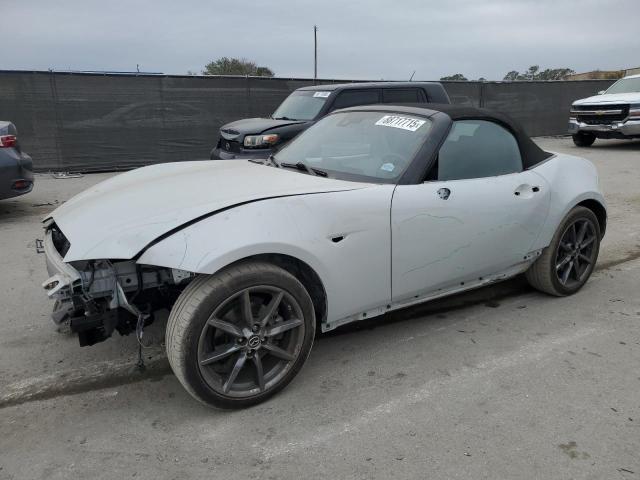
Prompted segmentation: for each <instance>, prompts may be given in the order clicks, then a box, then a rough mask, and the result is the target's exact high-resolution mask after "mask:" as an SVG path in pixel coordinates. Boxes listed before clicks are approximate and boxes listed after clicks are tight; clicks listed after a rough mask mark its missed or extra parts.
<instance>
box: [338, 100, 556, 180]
mask: <svg viewBox="0 0 640 480" xmlns="http://www.w3.org/2000/svg"><path fill="white" fill-rule="evenodd" d="M344 110H380V111H393V112H405V113H413V114H418V115H423V116H425V117H432V116H434V115H437V114H438V113H439V112H441V113H444V114H446V115H447V116H449V118H451V120H454V121H455V120H488V121H491V122H496V123H499V124H501V125H503V126H504V127H505V128H507V129H508V130H510V131H511V133H513V135H514V137H515V138H516V141H517V142H518V146H519V147H520V154H521V156H522V165H523V167H524V168H525V169H526V168H531V167H533V166H534V165H537V164H538V163H540V162H542V161H544V160H546V159H547V158H549V157H551V156H552V155H553V154H552V153H549V152H545V151H544V150H542V149H541V148H540V147H539V146H538V145H536V143H535V142H534V141H533V140H531V138H529V136H528V135H527V134H526V133H525V132H524V130H523V129H522V127H521V126H520V124H519V123H518V122H517V121H516V120H514V119H513V118H511V117H510V116H508V115H505V114H503V113H499V112H495V111H492V110H486V109H484V108H476V107H467V106H464V105H448V104H437V103H428V104H424V103H411V104H409V103H407V104H402V105H363V106H359V107H350V108H345V109H343V111H344Z"/></svg>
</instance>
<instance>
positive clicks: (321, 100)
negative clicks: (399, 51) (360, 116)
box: [211, 82, 450, 160]
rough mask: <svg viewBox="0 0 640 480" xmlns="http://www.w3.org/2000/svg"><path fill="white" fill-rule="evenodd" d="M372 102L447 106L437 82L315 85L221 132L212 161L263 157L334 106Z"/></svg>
mask: <svg viewBox="0 0 640 480" xmlns="http://www.w3.org/2000/svg"><path fill="white" fill-rule="evenodd" d="M375 103H391V104H398V103H450V102H449V96H448V95H447V92H446V91H445V90H444V88H443V87H442V85H441V84H439V83H437V82H407V83H400V82H375V83H344V84H334V85H314V86H311V87H303V88H299V89H297V90H295V91H294V92H292V93H291V95H289V96H288V97H287V98H285V100H284V101H283V102H282V103H281V104H280V106H279V107H278V108H277V109H276V111H275V112H274V113H273V115H271V117H270V118H247V119H244V120H237V121H235V122H231V123H227V124H226V125H223V126H222V128H221V129H220V138H219V140H218V144H217V145H216V147H215V148H214V149H213V150H212V151H211V159H212V160H231V159H234V158H266V157H268V156H269V155H270V154H271V153H273V152H274V150H275V149H277V148H279V147H281V146H282V145H284V144H285V143H287V142H288V141H289V140H291V139H292V138H293V137H295V136H296V135H298V134H299V133H300V132H302V131H303V130H306V129H307V128H309V127H310V126H311V125H313V124H314V123H315V122H317V121H318V120H319V119H321V118H322V117H324V116H325V115H326V114H328V113H329V112H332V111H333V110H336V109H338V108H347V107H354V106H357V105H369V104H375Z"/></svg>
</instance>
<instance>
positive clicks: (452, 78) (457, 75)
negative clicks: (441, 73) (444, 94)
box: [440, 73, 467, 81]
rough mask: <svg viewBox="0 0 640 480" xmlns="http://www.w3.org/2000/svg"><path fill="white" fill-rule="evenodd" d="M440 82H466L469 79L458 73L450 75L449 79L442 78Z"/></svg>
mask: <svg viewBox="0 0 640 480" xmlns="http://www.w3.org/2000/svg"><path fill="white" fill-rule="evenodd" d="M440 80H444V81H456V80H458V81H465V80H467V77H465V76H464V75H463V74H461V73H456V74H455V75H449V76H447V77H442V78H440Z"/></svg>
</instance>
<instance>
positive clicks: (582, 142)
mask: <svg viewBox="0 0 640 480" xmlns="http://www.w3.org/2000/svg"><path fill="white" fill-rule="evenodd" d="M571 138H573V143H575V145H576V146H577V147H590V146H591V145H593V142H595V141H596V136H595V135H594V134H593V133H588V132H580V133H576V134H575V135H573V136H572V137H571Z"/></svg>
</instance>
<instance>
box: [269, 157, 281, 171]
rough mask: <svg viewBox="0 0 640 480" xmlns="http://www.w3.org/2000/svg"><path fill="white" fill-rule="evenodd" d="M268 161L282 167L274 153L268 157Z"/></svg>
mask: <svg viewBox="0 0 640 480" xmlns="http://www.w3.org/2000/svg"><path fill="white" fill-rule="evenodd" d="M267 162H269V163H271V165H273V166H274V167H278V168H280V164H279V163H278V161H277V160H276V157H274V155H273V153H272V154H271V155H269V156H268V157H267Z"/></svg>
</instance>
